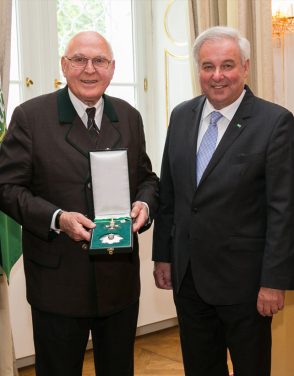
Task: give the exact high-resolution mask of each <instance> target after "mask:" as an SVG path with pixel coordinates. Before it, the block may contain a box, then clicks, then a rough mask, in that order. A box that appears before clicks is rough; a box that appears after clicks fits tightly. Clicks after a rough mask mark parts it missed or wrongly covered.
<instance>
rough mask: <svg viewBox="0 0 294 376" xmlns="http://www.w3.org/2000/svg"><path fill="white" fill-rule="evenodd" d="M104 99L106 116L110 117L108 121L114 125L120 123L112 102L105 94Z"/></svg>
mask: <svg viewBox="0 0 294 376" xmlns="http://www.w3.org/2000/svg"><path fill="white" fill-rule="evenodd" d="M103 99H104V110H103V112H104V113H105V115H106V116H107V117H108V119H109V120H110V121H111V122H112V123H117V122H118V116H117V113H116V111H115V109H114V107H113V105H112V103H111V101H110V97H109V96H108V95H106V94H103Z"/></svg>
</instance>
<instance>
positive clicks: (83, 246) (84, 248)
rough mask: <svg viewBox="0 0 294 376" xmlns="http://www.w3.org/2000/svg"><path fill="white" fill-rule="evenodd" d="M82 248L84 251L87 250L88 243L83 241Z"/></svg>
mask: <svg viewBox="0 0 294 376" xmlns="http://www.w3.org/2000/svg"><path fill="white" fill-rule="evenodd" d="M82 249H83V250H84V251H87V250H88V249H89V246H88V244H87V243H83V244H82Z"/></svg>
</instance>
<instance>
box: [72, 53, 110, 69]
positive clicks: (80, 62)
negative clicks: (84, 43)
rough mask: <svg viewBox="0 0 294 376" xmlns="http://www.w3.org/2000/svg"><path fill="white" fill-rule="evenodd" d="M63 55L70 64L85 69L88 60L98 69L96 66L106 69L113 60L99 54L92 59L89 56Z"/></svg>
mask: <svg viewBox="0 0 294 376" xmlns="http://www.w3.org/2000/svg"><path fill="white" fill-rule="evenodd" d="M64 57H65V58H66V59H67V60H69V62H70V65H71V66H72V67H73V68H76V69H85V68H86V66H87V64H88V61H89V60H90V61H91V63H92V65H93V67H94V68H95V69H98V68H104V69H107V68H108V67H109V65H110V64H111V63H112V61H113V60H108V59H106V58H105V57H100V56H97V57H93V58H92V59H91V58H89V57H85V56H73V57H67V56H64Z"/></svg>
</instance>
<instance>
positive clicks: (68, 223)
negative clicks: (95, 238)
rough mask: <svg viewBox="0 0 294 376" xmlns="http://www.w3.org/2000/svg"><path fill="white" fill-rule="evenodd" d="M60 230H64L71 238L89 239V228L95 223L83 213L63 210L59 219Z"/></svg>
mask: <svg viewBox="0 0 294 376" xmlns="http://www.w3.org/2000/svg"><path fill="white" fill-rule="evenodd" d="M59 226H60V230H61V231H63V232H65V233H66V234H67V235H68V236H69V237H70V238H71V239H73V240H75V241H76V242H79V241H81V240H86V241H87V242H89V241H90V238H91V232H90V231H89V230H90V229H92V228H94V227H95V226H96V225H95V224H94V223H93V222H92V221H91V220H90V219H89V218H87V217H85V216H84V215H83V214H80V213H76V212H63V213H62V214H61V216H60V219H59Z"/></svg>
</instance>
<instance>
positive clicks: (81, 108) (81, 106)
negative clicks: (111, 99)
mask: <svg viewBox="0 0 294 376" xmlns="http://www.w3.org/2000/svg"><path fill="white" fill-rule="evenodd" d="M68 94H69V97H70V100H71V102H72V104H73V106H74V108H75V110H76V111H77V114H78V115H79V117H80V118H81V119H82V118H83V116H84V115H85V113H86V109H87V108H89V106H87V105H86V104H85V103H83V102H82V101H81V100H80V99H79V98H78V97H76V96H75V95H74V94H73V92H72V91H71V90H70V88H68ZM102 106H103V98H102V97H101V98H100V99H99V101H98V102H97V103H96V104H95V105H94V106H91V107H95V108H96V114H97V113H99V112H100V111H101V108H102Z"/></svg>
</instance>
